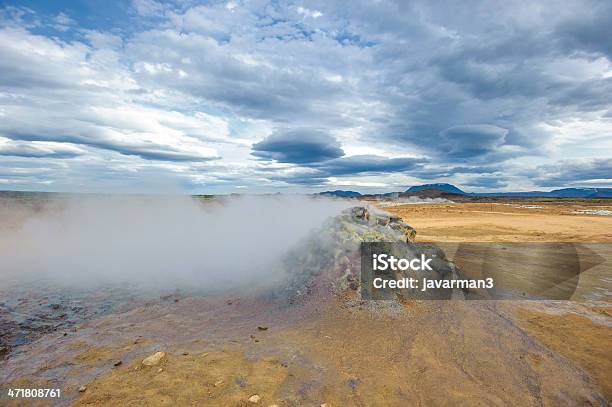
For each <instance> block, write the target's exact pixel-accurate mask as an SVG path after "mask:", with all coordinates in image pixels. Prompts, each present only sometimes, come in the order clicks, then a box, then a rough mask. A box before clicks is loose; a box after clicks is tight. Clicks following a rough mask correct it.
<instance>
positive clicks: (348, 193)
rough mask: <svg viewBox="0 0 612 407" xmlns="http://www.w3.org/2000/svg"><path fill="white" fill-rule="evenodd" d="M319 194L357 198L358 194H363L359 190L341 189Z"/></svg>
mask: <svg viewBox="0 0 612 407" xmlns="http://www.w3.org/2000/svg"><path fill="white" fill-rule="evenodd" d="M319 195H323V196H337V197H342V198H356V197H358V196H361V194H360V193H359V192H355V191H341V190H336V191H325V192H320V193H319Z"/></svg>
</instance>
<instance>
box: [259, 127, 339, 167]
mask: <svg viewBox="0 0 612 407" xmlns="http://www.w3.org/2000/svg"><path fill="white" fill-rule="evenodd" d="M252 154H253V155H254V156H257V157H260V158H265V159H269V160H275V161H278V162H281V163H293V164H305V163H314V162H319V161H327V160H330V159H333V158H338V157H341V156H343V155H344V151H342V148H340V143H339V142H338V140H336V139H335V138H334V137H332V136H330V135H328V134H326V133H324V132H321V131H318V130H311V129H298V130H292V131H286V132H282V133H274V134H271V135H270V136H268V137H266V138H265V139H264V140H263V141H260V142H259V143H256V144H254V145H253V153H252Z"/></svg>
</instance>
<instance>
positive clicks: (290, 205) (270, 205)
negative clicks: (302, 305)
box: [0, 196, 350, 290]
mask: <svg viewBox="0 0 612 407" xmlns="http://www.w3.org/2000/svg"><path fill="white" fill-rule="evenodd" d="M348 206H350V203H348V202H345V201H341V200H333V199H326V198H309V197H304V196H242V197H232V198H227V199H222V200H220V201H212V202H202V201H200V200H197V199H195V198H191V197H186V196H183V197H181V196H172V197H150V196H148V197H117V196H91V197H78V198H68V199H67V200H65V202H60V203H57V202H56V203H53V204H51V205H47V207H45V208H44V209H43V210H42V211H40V212H37V213H34V212H32V213H29V214H28V215H27V216H26V217H25V219H24V220H23V221H20V222H18V224H17V225H15V224H13V225H8V226H7V222H2V223H1V224H0V243H2V244H1V245H0V258H1V262H0V277H1V278H2V279H3V280H4V281H8V280H11V281H16V282H19V281H36V280H37V279H41V280H45V281H48V280H51V281H53V282H58V283H66V284H76V285H80V284H98V283H118V284H122V283H128V284H137V285H139V286H143V287H145V288H147V287H151V288H159V289H173V288H189V289H203V290H216V289H223V288H231V287H239V286H246V285H262V284H269V283H271V282H272V281H274V280H275V279H278V278H280V277H282V273H283V272H284V271H283V270H282V267H281V264H280V260H281V259H282V256H283V254H284V253H286V252H287V250H288V249H289V248H292V247H294V246H295V245H297V244H299V243H300V241H302V240H303V239H304V238H305V237H306V236H308V234H309V233H310V232H312V231H313V230H314V229H316V228H318V227H320V226H321V225H322V224H323V223H324V221H325V220H326V219H328V218H330V217H332V216H335V215H337V214H338V213H339V212H340V211H341V210H342V209H344V208H346V207H348ZM21 209H23V208H21ZM4 212H5V213H7V212H8V213H10V209H6V208H5V209H4ZM2 246H3V247H2Z"/></svg>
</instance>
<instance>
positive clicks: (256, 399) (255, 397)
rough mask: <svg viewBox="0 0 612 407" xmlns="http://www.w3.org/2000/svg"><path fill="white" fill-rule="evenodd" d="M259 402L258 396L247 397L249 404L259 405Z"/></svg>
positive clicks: (259, 397)
mask: <svg viewBox="0 0 612 407" xmlns="http://www.w3.org/2000/svg"><path fill="white" fill-rule="evenodd" d="M259 400H261V396H260V395H259V394H253V395H252V396H251V397H249V402H250V403H253V404H257V403H259Z"/></svg>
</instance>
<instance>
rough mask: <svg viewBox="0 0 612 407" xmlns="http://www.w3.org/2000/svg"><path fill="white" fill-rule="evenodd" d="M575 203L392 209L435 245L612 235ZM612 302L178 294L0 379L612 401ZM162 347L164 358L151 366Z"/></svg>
mask: <svg viewBox="0 0 612 407" xmlns="http://www.w3.org/2000/svg"><path fill="white" fill-rule="evenodd" d="M538 205H539V204H538ZM591 208H592V207H589V209H591ZM575 209H576V208H574V207H569V206H566V205H551V206H550V207H548V206H547V207H546V208H543V209H539V208H536V209H528V208H514V207H510V206H505V205H493V206H491V205H488V204H436V205H406V206H400V207H393V208H388V209H387V210H389V211H390V212H394V213H397V214H399V215H401V216H402V217H403V218H405V220H406V221H407V222H408V223H409V224H411V225H413V226H414V227H415V228H416V229H417V231H418V238H419V239H420V240H427V241H499V240H503V241H525V240H536V241H546V240H548V241H559V240H566V239H568V240H570V241H581V242H594V241H596V242H612V232H611V230H612V218H611V217H605V216H589V215H575V214H573V213H572V212H573V211H574V210H575ZM611 312H612V311H611V306H610V303H609V302H598V303H594V302H571V303H570V302H563V303H557V302H552V303H520V302H502V301H497V302H486V301H456V302H455V301H445V302H435V301H422V302H410V303H407V304H399V305H396V306H395V307H389V306H381V305H380V304H366V303H361V302H360V301H356V300H354V299H350V298H332V299H325V298H321V299H320V300H315V301H313V302H310V303H309V304H306V305H304V306H297V307H289V308H287V307H286V306H284V305H283V304H273V303H271V304H261V303H260V302H257V301H251V300H249V299H248V298H240V296H239V294H237V295H236V296H233V297H231V301H227V298H220V299H214V298H211V299H202V298H177V301H165V302H164V301H160V302H156V303H151V304H147V305H143V306H142V307H138V308H137V309H134V310H132V311H129V312H126V313H120V314H112V315H108V316H105V317H102V318H98V319H95V320H92V321H90V322H88V323H86V324H84V325H83V326H79V327H77V328H76V329H74V330H71V331H69V332H66V335H63V333H57V334H52V335H47V336H45V337H43V338H41V339H40V340H38V341H36V342H34V343H32V344H30V345H27V346H26V347H25V349H23V352H22V353H21V354H20V355H18V356H17V357H15V358H12V359H9V360H8V361H6V362H0V371H1V372H2V374H0V384H2V383H4V385H3V386H2V387H6V386H11V387H61V388H62V390H63V392H64V394H65V398H64V399H63V400H62V404H72V405H75V406H117V405H122V406H144V405H147V406H182V405H198V406H200V405H210V406H249V405H263V406H272V405H278V406H320V405H322V404H323V403H326V406H327V407H329V406H378V405H389V406H412V405H414V406H438V405H448V406H461V405H465V406H474V405H481V406H504V405H521V406H560V405H574V406H579V405H580V406H582V405H599V406H604V405H609V400H612V373H611V372H612V366H611V364H610V363H611V362H610V361H611V360H612V317H611ZM258 326H261V327H262V328H266V329H265V330H262V329H259V328H258ZM159 350H161V351H164V352H166V357H165V358H164V359H163V360H162V361H161V363H160V364H159V365H157V366H152V367H148V366H142V364H141V361H142V360H143V358H144V357H146V356H148V355H150V354H152V353H153V352H155V351H159ZM118 361H121V362H122V363H121V364H119V365H117V366H115V364H116V362H118ZM82 385H86V387H87V388H86V390H85V391H83V392H78V391H77V389H78V388H79V386H82ZM253 395H258V396H260V401H259V402H258V403H257V404H252V403H251V402H249V401H248V399H249V397H251V396H253ZM11 403H12V404H11ZM48 404H50V402H47V401H43V402H41V405H48ZM8 405H18V403H15V401H12V402H10V403H9V404H8ZM28 405H32V404H31V403H29V404H28Z"/></svg>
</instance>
